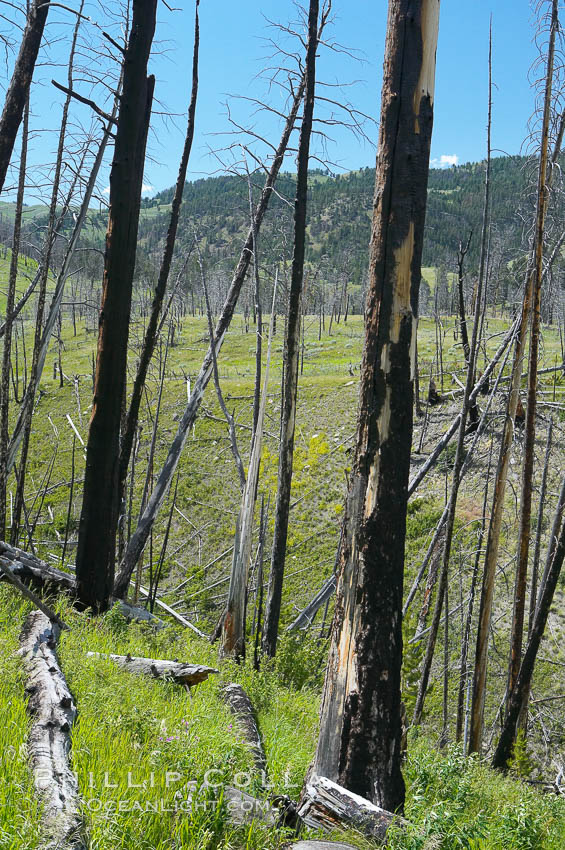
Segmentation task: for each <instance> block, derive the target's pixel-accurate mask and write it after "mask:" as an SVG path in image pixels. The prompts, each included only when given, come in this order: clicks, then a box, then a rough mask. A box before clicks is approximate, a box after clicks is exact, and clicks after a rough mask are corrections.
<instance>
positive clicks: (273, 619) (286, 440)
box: [262, 0, 319, 657]
mask: <svg viewBox="0 0 565 850" xmlns="http://www.w3.org/2000/svg"><path fill="white" fill-rule="evenodd" d="M318 14H319V3H318V0H310V7H309V14H308V45H307V49H306V91H305V94H304V112H303V116H302V126H301V129H300V141H299V144H298V160H297V166H298V174H297V180H296V198H295V201H294V253H293V257H292V271H291V278H290V296H289V304H288V317H287V323H286V340H285V363H284V376H283V388H284V390H283V399H282V411H281V432H280V433H281V438H280V445H279V468H278V482H277V501H276V507H275V530H274V536H273V549H272V554H271V572H270V575H269V587H268V590H267V601H266V608H265V625H264V627H263V643H262V649H263V652H264V653H265V654H266V655H269V656H271V657H272V656H274V655H275V652H276V649H277V637H278V631H279V618H280V612H281V599H282V586H283V577H284V564H285V557H286V540H287V535H288V517H289V511H290V489H291V485H292V466H293V459H294V428H295V421H296V399H297V393H298V366H299V355H300V316H301V300H302V284H303V279H304V251H305V246H306V206H307V199H308V162H309V156H310V137H311V135H312V122H313V118H314V98H315V89H316V50H317V48H318Z"/></svg>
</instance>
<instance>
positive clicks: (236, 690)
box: [222, 682, 267, 774]
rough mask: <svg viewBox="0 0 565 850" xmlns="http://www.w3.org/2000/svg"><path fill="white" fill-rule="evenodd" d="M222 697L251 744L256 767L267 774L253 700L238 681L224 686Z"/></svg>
mask: <svg viewBox="0 0 565 850" xmlns="http://www.w3.org/2000/svg"><path fill="white" fill-rule="evenodd" d="M222 697H223V699H224V702H225V703H226V705H227V706H228V708H229V709H230V711H231V712H232V714H233V715H234V717H235V719H236V722H237V724H238V726H239V728H240V730H241V732H242V734H243V737H244V738H245V740H246V741H247V743H248V744H249V747H250V749H251V752H252V755H253V761H254V763H255V768H256V769H257V770H262V771H264V772H265V774H266V772H267V759H266V757H265V750H264V749H263V742H262V740H261V734H260V732H259V727H258V726H257V720H256V717H255V711H254V710H253V705H252V703H251V700H250V699H249V697H248V695H247V693H246V692H245V691H244V689H243V688H242V687H241V685H238V684H237V683H236V682H230V684H228V685H226V686H225V687H224V688H222Z"/></svg>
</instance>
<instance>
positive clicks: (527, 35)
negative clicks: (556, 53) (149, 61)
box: [147, 0, 537, 188]
mask: <svg viewBox="0 0 565 850" xmlns="http://www.w3.org/2000/svg"><path fill="white" fill-rule="evenodd" d="M176 5H179V4H176ZM180 5H182V11H180V12H168V11H167V10H166V9H165V8H164V7H161V13H160V20H159V36H160V38H161V39H163V40H170V43H169V44H168V45H167V46H168V47H169V48H170V53H169V54H168V56H167V57H166V58H165V57H162V58H159V59H157V60H156V61H155V63H154V67H155V70H156V74H157V85H158V91H160V92H162V97H163V99H164V100H165V101H166V102H167V104H168V105H169V106H170V108H171V109H172V110H173V111H177V112H182V111H183V110H185V109H186V99H187V89H188V75H189V63H190V49H191V45H192V40H191V27H192V4H189V3H187V2H182V4H180ZM441 6H442V7H441V21H440V36H439V46H438V57H437V79H436V101H435V104H436V105H435V123H434V138H433V145H432V158H433V161H434V164H440V163H442V158H444V159H443V162H446V161H449V162H453V161H454V160H453V158H454V157H456V158H457V159H456V161H457V162H467V161H474V160H479V159H481V158H483V157H484V155H485V136H486V106H487V55H488V27H489V18H490V15H491V14H492V16H493V42H494V48H493V51H494V54H493V78H494V83H495V85H496V88H495V90H494V127H493V146H494V148H496V149H498V150H500V151H504V152H508V153H512V154H514V153H518V152H519V151H520V148H521V145H522V142H523V139H524V137H525V135H526V133H527V121H528V118H529V116H530V114H531V112H532V110H533V93H532V91H531V89H530V83H529V79H528V72H529V68H530V66H531V64H532V61H533V60H534V58H535V57H536V55H537V53H536V48H535V45H534V44H533V35H534V30H533V26H532V23H533V18H532V9H531V7H530V3H529V2H528V1H527V0H472V2H463V0H443V2H442V4H441ZM333 13H334V19H335V22H334V25H333V26H332V29H331V35H332V37H333V38H334V39H336V40H337V41H339V42H341V43H342V44H343V45H345V46H348V47H352V48H354V49H355V50H356V51H359V55H360V56H361V57H362V59H363V62H362V63H357V62H354V61H352V60H351V59H349V58H348V57H347V56H345V55H344V54H340V53H332V52H330V51H322V52H321V55H320V59H319V75H320V78H321V79H325V80H327V81H331V82H334V81H338V82H347V83H348V82H350V81H353V80H359V82H358V83H357V84H355V85H354V86H351V87H348V88H347V96H348V98H349V100H350V101H351V102H352V104H353V105H354V106H356V107H357V108H358V109H360V110H361V111H362V112H364V113H367V114H369V115H371V116H373V117H374V118H375V119H376V118H378V113H379V107H380V87H381V69H382V61H383V53H384V38H385V29H386V16H387V2H386V0H376V2H375V1H374V0H373V1H372V2H369V0H334V2H333ZM295 17H296V10H295V8H294V4H293V3H292V2H289V0H278V2H274V0H266V2H261V3H254V2H251V0H239V2H233V0H202V2H201V72H200V79H201V83H200V93H199V104H198V118H197V120H198V124H197V136H196V138H195V143H194V148H193V155H192V161H191V169H190V170H191V174H192V176H193V177H195V176H200V175H203V174H208V173H211V172H212V171H214V170H215V169H216V168H218V167H219V166H218V162H217V161H216V160H215V159H214V158H213V157H210V156H209V154H208V152H207V151H208V147H209V146H211V147H216V146H218V145H220V144H222V137H218V136H216V135H213V134H216V133H218V132H221V131H222V130H223V129H226V126H227V125H226V118H225V106H224V102H225V100H226V97H227V95H228V94H230V93H238V92H245V93H248V94H250V95H254V94H255V93H257V95H258V96H260V95H261V92H262V86H261V83H260V81H259V80H256V79H254V78H255V76H256V74H257V73H258V72H259V71H260V69H261V67H262V65H263V61H264V59H263V58H264V56H265V54H266V52H267V51H266V45H265V43H264V39H265V38H266V37H268V36H269V35H270V34H271V31H270V30H269V29H268V27H267V25H266V21H265V18H269V19H271V20H278V21H282V22H286V21H288V20H291V19H293V18H295ZM179 33H182V35H180V37H179ZM187 42H188V44H189V45H190V46H189V47H188V44H187ZM187 47H188V49H187ZM233 109H234V113H235V114H237V116H238V117H240V116H242V117H243V116H244V115H245V109H244V105H243V104H241V102H240V103H238V102H237V101H236V102H234V103H233ZM257 126H258V127H260V126H261V124H260V122H259V121H257ZM274 132H276V131H274ZM367 133H368V135H370V136H371V138H372V139H374V140H375V141H376V137H377V130H376V127H374V126H373V127H371V126H368V127H367ZM335 136H336V143H335V144H334V145H330V146H329V149H328V153H329V156H330V158H331V159H332V161H334V162H337V163H339V164H340V165H341V167H342V168H343V169H346V170H350V169H353V168H358V167H360V166H366V165H373V164H374V159H375V154H374V151H373V150H372V148H371V147H370V146H369V145H367V144H363V143H361V142H360V141H359V140H358V139H356V138H355V137H353V136H352V135H351V134H350V133H347V132H338V131H335ZM179 145H180V139H179V138H178V137H177V136H175V137H173V135H171V137H170V138H164V137H163V135H162V134H161V133H157V137H155V138H154V139H153V140H152V142H151V145H150V148H151V151H152V153H154V155H155V156H157V157H158V160H159V163H160V164H159V165H157V164H154V165H149V166H148V169H147V181H148V182H150V183H151V184H152V185H154V186H155V187H156V188H161V187H162V186H164V185H170V184H171V183H172V182H173V179H174V174H175V171H176V160H177V158H178V150H179ZM446 157H448V158H449V160H445V158H446Z"/></svg>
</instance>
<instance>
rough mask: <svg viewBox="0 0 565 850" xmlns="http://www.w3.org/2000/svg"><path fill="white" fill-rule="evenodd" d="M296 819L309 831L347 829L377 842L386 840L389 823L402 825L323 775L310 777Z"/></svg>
mask: <svg viewBox="0 0 565 850" xmlns="http://www.w3.org/2000/svg"><path fill="white" fill-rule="evenodd" d="M298 817H299V818H300V819H301V820H302V821H303V822H304V823H305V824H306V826H308V827H310V828H311V829H320V828H321V829H326V830H331V829H336V828H339V827H343V826H349V827H352V828H353V829H355V830H357V831H358V832H360V833H362V834H363V835H365V836H367V837H368V838H376V839H378V840H379V841H385V840H386V834H387V830H388V828H389V827H390V825H391V824H392V823H399V822H400V823H402V820H401V819H399V818H398V817H397V816H395V815H393V814H392V812H387V811H386V810H385V809H381V808H379V806H375V805H374V804H373V803H371V802H369V800H365V799H364V798H363V797H360V796H359V795H358V794H352V793H351V791H347V790H346V789H345V788H342V787H341V786H339V785H337V784H336V783H335V782H332V781H331V780H330V779H326V777H325V776H313V777H312V778H311V779H310V781H309V782H308V784H307V786H306V791H305V793H304V795H303V797H302V801H301V804H300V807H299V809H298Z"/></svg>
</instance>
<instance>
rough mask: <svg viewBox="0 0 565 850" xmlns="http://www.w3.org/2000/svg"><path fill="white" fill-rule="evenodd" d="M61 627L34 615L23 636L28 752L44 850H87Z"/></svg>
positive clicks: (20, 651)
mask: <svg viewBox="0 0 565 850" xmlns="http://www.w3.org/2000/svg"><path fill="white" fill-rule="evenodd" d="M59 634H60V630H59V627H58V626H57V625H55V624H53V623H51V621H50V620H49V618H48V617H46V615H45V614H43V612H41V611H38V610H34V611H32V612H31V614H29V616H28V617H27V619H26V622H25V625H24V628H23V631H22V634H21V636H20V649H19V654H20V655H21V657H22V661H23V665H24V670H25V675H26V692H27V693H28V694H29V702H28V712H29V715H30V717H31V719H32V725H31V729H30V732H29V740H28V750H29V755H30V759H31V766H32V771H33V778H34V783H35V787H36V789H37V792H38V794H39V796H40V798H41V802H42V804H43V814H42V822H41V829H42V831H43V833H44V843H42V845H41V846H42V847H43V848H44V850H55V848H57V850H71V848H72V850H85V848H86V843H85V839H84V832H83V823H82V819H81V816H80V801H79V792H78V784H77V780H76V778H75V776H74V774H73V773H72V772H71V769H70V765H69V752H70V749H71V738H70V734H71V727H72V725H73V723H74V721H75V718H76V707H75V704H74V702H73V698H72V696H71V693H70V691H69V688H68V686H67V683H66V681H65V677H64V675H63V673H62V671H61V668H60V667H59V661H58V658H57V652H56V645H57V640H58V638H59Z"/></svg>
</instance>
